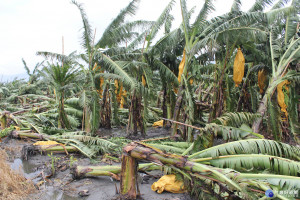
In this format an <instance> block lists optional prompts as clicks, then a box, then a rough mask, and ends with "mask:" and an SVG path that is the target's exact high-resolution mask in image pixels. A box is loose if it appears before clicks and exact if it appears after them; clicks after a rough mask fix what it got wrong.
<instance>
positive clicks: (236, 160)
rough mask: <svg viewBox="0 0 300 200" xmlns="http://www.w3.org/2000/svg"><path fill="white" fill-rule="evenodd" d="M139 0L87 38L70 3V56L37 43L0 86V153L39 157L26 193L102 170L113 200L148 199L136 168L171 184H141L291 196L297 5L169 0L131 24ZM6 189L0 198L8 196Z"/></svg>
mask: <svg viewBox="0 0 300 200" xmlns="http://www.w3.org/2000/svg"><path fill="white" fill-rule="evenodd" d="M139 2H140V1H139V0H132V1H131V2H130V3H129V4H128V5H127V6H126V7H125V8H123V9H122V10H121V11H120V12H119V14H118V15H117V16H115V18H114V19H113V20H112V21H111V23H110V24H109V25H108V26H107V27H106V29H105V30H102V35H101V37H99V38H98V37H96V31H98V30H97V27H92V26H91V25H90V23H89V20H88V13H86V12H85V8H84V5H83V4H81V3H79V2H76V1H75V0H72V4H70V7H72V6H73V7H76V8H77V11H78V12H77V15H78V16H81V19H82V29H81V30H80V32H79V33H77V34H81V35H80V37H81V41H80V42H81V46H82V49H83V51H82V52H81V53H78V51H76V49H74V52H72V53H71V54H69V55H65V54H64V53H62V54H59V53H54V52H46V51H39V52H37V56H38V57H42V58H43V62H41V63H37V64H36V65H35V66H34V67H32V66H27V64H26V61H25V60H24V59H22V61H23V65H24V68H25V69H26V71H27V74H28V77H29V78H28V79H15V80H13V81H10V82H0V122H1V128H0V150H1V151H2V150H4V151H6V153H7V154H8V155H9V156H11V154H10V151H11V148H14V147H13V146H11V147H9V146H10V144H11V143H12V142H13V141H14V142H15V143H17V144H19V143H22V148H21V149H19V150H18V153H17V155H19V157H22V159H23V160H24V162H25V161H26V162H29V161H30V160H31V159H34V158H35V157H36V156H41V153H42V154H43V156H44V157H48V158H49V163H48V167H49V169H50V172H49V175H44V173H42V172H41V175H40V177H42V179H41V180H42V183H41V182H38V183H36V182H33V183H30V184H33V185H34V190H36V189H38V190H43V188H45V187H46V185H49V184H51V183H50V182H54V183H55V180H56V179H55V178H61V180H62V182H63V183H62V184H64V186H65V185H67V184H70V183H69V182H72V181H73V182H74V180H89V179H88V178H94V179H95V177H96V178H99V177H111V179H113V180H114V181H116V182H115V184H114V183H111V184H112V187H113V188H115V187H116V193H117V195H116V196H117V197H116V198H119V199H140V198H145V199H147V198H146V197H145V196H144V195H143V194H144V192H143V188H142V187H141V182H140V181H139V177H140V176H141V174H144V175H149V174H151V173H152V172H153V171H156V172H157V171H158V172H159V173H161V174H162V175H168V176H169V177H171V175H173V176H172V177H175V179H174V181H173V184H175V183H176V184H178V183H180V185H179V186H178V190H176V191H174V189H175V185H174V186H172V185H171V186H169V187H170V188H171V189H169V190H168V189H167V186H163V187H164V188H156V186H155V185H154V184H153V185H152V187H151V185H150V186H149V189H150V190H151V189H152V190H153V191H151V192H153V193H155V191H156V190H157V192H158V193H161V192H162V191H163V190H166V191H167V192H170V193H185V194H186V195H185V196H189V198H190V199H268V198H271V197H272V198H275V199H284V200H286V199H298V198H300V123H299V122H300V90H299V87H300V27H299V26H300V2H299V1H298V0H291V1H289V0H278V1H274V0H256V1H255V2H254V4H253V5H252V6H251V7H250V9H249V10H247V11H242V8H243V5H242V4H241V0H234V1H233V4H232V6H231V9H230V10H228V11H227V13H226V14H223V15H220V16H216V17H210V16H211V15H212V14H213V13H214V11H215V6H214V3H215V2H214V1H213V0H204V1H200V2H199V5H197V8H192V9H189V7H188V6H187V5H188V4H189V1H187V0H180V1H175V0H171V1H170V2H169V3H168V4H167V6H166V7H165V8H164V10H163V12H162V13H161V14H160V15H158V16H156V21H145V20H134V19H135V18H134V15H135V13H136V12H137V10H138V5H139ZM201 2H202V3H201ZM176 5H177V6H180V13H175V14H176V17H180V22H181V23H180V25H179V26H178V27H174V25H173V22H174V19H175V16H174V15H173V14H171V13H172V12H171V11H172V9H173V8H174V7H175V6H176ZM196 10H197V12H196ZM129 18H130V19H131V20H128V19H129ZM99 20H101V19H99ZM74 42H77V41H74ZM62 52H63V51H62ZM32 69H33V70H32ZM297 88H298V89H297ZM153 133H155V134H153ZM1 140H2V141H1ZM15 151H16V150H15ZM0 154H1V152H0ZM62 156H63V157H62ZM64 159H65V160H64ZM76 159H78V160H79V159H83V160H85V161H86V162H76ZM37 160H38V159H37ZM103 160H105V161H106V164H105V165H103V162H102V163H101V161H103ZM63 161H66V162H65V163H67V164H66V165H65V166H66V169H67V172H68V174H72V180H70V181H69V182H68V183H67V182H66V181H65V182H64V181H63V178H62V177H61V176H62V175H61V172H60V171H59V170H60V169H61V168H63V167H61V165H62V164H61V163H62V162H63ZM3 162H5V159H4V161H3ZM37 162H38V161H37ZM61 171H63V170H61ZM0 172H1V174H2V171H1V165H0ZM68 174H67V175H68ZM67 175H66V176H67ZM1 176H2V175H1ZM158 178H160V177H158ZM49 180H50V181H49ZM51 180H52V181H51ZM4 181H5V179H4V180H2V179H1V177H0V182H1V185H3V184H2V183H3V182H4ZM24 181H26V180H24ZM26 182H27V183H28V178H27V181H26ZM4 185H5V184H4ZM54 185H55V184H54ZM94 187H98V186H97V185H96V184H94ZM100 189H101V187H100V186H99V190H100ZM5 190H9V187H7V188H5V187H4V186H3V187H2V186H0V199H2V198H1V196H3V199H17V198H16V197H12V196H5V192H3V191H5ZM114 190H115V189H114ZM81 192H82V191H81ZM88 192H89V191H83V193H88ZM270 192H271V193H270ZM164 193H166V192H164ZM80 194H81V193H80ZM75 195H77V193H76V194H75ZM85 195H89V194H82V196H85ZM157 195H158V194H157ZM172 195H173V194H172ZM176 195H178V194H176ZM181 197H182V196H181ZM22 198H24V197H22ZM22 198H20V199H22ZM85 198H88V197H85ZM155 198H159V197H155ZM155 198H154V199H155ZM186 198H187V197H186ZM24 199H25V198H24ZM53 199H55V198H53ZM62 199H63V198H62ZM74 199H75V198H74ZM91 199H93V198H91ZM100 199H105V198H100ZM107 199H112V197H109V198H107ZM152 199H153V198H152ZM165 199H167V198H165ZM169 199H172V198H169ZM174 199H176V198H175V197H174ZM177 199H180V198H177ZM181 199H183V198H181Z"/></svg>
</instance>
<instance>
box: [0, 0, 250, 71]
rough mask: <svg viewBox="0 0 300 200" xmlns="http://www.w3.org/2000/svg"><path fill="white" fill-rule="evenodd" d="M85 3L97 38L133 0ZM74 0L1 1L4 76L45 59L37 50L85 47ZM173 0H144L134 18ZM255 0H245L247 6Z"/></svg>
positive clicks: (195, 0) (227, 2)
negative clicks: (37, 54)
mask: <svg viewBox="0 0 300 200" xmlns="http://www.w3.org/2000/svg"><path fill="white" fill-rule="evenodd" d="M77 1H78V2H79V3H82V4H83V7H84V9H85V11H86V13H87V16H88V19H89V22H90V24H91V25H92V28H93V29H95V28H96V29H97V31H96V33H97V34H96V38H95V40H96V41H97V40H98V39H99V38H100V36H101V34H102V33H103V30H104V29H105V28H106V26H107V25H108V24H109V23H110V22H111V20H112V19H113V18H114V17H115V16H116V15H117V14H118V13H119V12H120V10H121V9H122V8H124V7H126V6H127V4H128V3H129V2H130V0H109V1H104V0H77ZM203 1H204V0H187V3H188V7H189V8H191V7H193V6H197V7H196V8H198V9H196V12H195V13H197V11H198V10H199V9H200V8H201V5H202V4H203ZM70 2H71V1H70V0H2V1H0V24H1V26H0V76H1V75H16V74H22V73H25V70H24V67H23V64H22V58H24V59H25V61H26V62H27V65H28V66H29V67H30V68H31V69H32V68H33V67H34V66H35V64H36V63H37V62H40V61H41V60H42V58H41V57H39V56H36V52H37V51H49V52H56V53H61V52H62V42H61V41H62V36H64V51H65V54H68V53H71V52H73V51H75V50H77V51H81V47H80V37H81V31H80V29H81V28H82V21H81V17H80V13H79V10H78V9H77V7H76V6H75V5H73V4H71V3H70ZM168 2H169V0H141V3H140V4H139V10H138V12H137V14H136V16H135V17H134V19H145V20H156V19H157V17H158V16H159V15H160V13H161V12H162V10H163V9H164V8H165V6H166V5H167V4H168ZM253 2H254V0H244V1H243V0H242V3H243V10H247V9H248V8H249V7H250V6H251V5H252V4H253ZM231 4H232V0H216V1H215V6H216V11H215V12H214V13H213V14H212V16H217V15H221V14H224V13H226V12H228V11H229V10H230V7H231ZM172 14H173V15H174V16H175V22H174V25H173V28H176V27H177V26H178V25H179V24H180V23H181V16H180V9H179V0H177V2H176V6H174V8H173V10H172Z"/></svg>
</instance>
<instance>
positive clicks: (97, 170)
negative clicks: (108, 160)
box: [71, 163, 161, 180]
mask: <svg viewBox="0 0 300 200" xmlns="http://www.w3.org/2000/svg"><path fill="white" fill-rule="evenodd" d="M160 169H161V166H158V165H155V164H152V163H146V164H139V165H138V171H139V172H145V171H153V170H160ZM71 173H72V177H73V179H81V178H87V177H95V176H110V177H113V178H114V179H116V180H120V173H121V165H106V166H80V165H78V166H74V167H73V168H72V171H71Z"/></svg>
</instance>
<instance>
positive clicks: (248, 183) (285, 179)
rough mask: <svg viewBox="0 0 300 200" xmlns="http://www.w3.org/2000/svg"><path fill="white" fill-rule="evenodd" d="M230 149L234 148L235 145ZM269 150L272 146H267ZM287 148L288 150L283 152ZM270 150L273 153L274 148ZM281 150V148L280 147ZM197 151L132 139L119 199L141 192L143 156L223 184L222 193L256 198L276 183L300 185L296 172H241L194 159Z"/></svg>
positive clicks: (125, 151) (188, 175) (125, 154)
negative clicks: (157, 146)
mask: <svg viewBox="0 0 300 200" xmlns="http://www.w3.org/2000/svg"><path fill="white" fill-rule="evenodd" d="M263 142H265V141H263ZM260 148H262V147H260ZM277 148H278V149H277V150H278V151H281V149H280V147H279V146H278V147H277ZM232 150H234V148H233V149H232ZM212 151H213V150H211V152H212ZM266 151H268V150H266ZM269 151H272V150H271V149H269ZM274 151H276V150H274ZM220 152H222V151H220ZM287 152H288V151H286V152H285V153H287ZM230 153H233V151H232V152H228V154H230ZM273 153H274V154H275V152H273ZM281 153H283V152H282V151H281ZM290 153H291V152H290ZM296 153H299V152H296ZM206 154H207V155H208V152H206ZM199 155H200V154H194V155H193V156H190V158H188V157H186V156H179V155H175V154H168V153H164V152H162V151H161V150H159V149H155V148H153V147H151V146H149V145H146V144H143V143H138V142H132V143H130V144H128V145H127V146H126V147H124V149H123V156H122V169H121V182H120V193H121V199H136V198H138V197H139V196H140V193H139V187H138V184H137V180H136V177H137V169H138V161H139V160H146V161H149V162H152V163H155V164H157V165H161V166H168V167H171V168H172V169H173V170H174V171H177V172H180V173H181V174H182V175H183V176H184V177H186V178H187V179H188V180H190V182H194V181H195V180H194V179H192V178H191V177H194V178H196V180H202V181H204V182H205V183H207V181H209V183H214V184H217V185H219V187H221V188H223V189H222V191H223V193H224V190H225V191H226V193H227V194H233V195H235V196H237V197H239V198H245V199H257V198H260V197H263V196H264V191H266V190H267V189H270V188H273V186H276V185H277V186H278V185H279V184H280V185H279V186H287V187H288V188H299V187H300V178H299V177H296V176H287V175H274V174H247V173H240V172H238V171H235V170H233V169H221V168H217V167H213V166H210V165H206V164H202V163H198V162H194V161H199V160H196V159H195V157H198V156H199ZM286 155H287V154H286ZM291 155H292V154H289V155H287V156H291ZM191 158H194V161H191V160H189V159H191ZM206 161H207V160H206ZM298 164H299V163H298ZM257 191H259V192H257ZM219 195H220V194H219ZM277 197H278V198H279V199H287V198H286V197H284V196H282V195H279V194H277Z"/></svg>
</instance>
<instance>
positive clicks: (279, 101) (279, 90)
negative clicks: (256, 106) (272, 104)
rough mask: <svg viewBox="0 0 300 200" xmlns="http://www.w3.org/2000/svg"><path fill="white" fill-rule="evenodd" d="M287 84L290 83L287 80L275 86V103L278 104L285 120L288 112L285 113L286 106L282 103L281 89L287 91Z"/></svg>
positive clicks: (282, 94) (282, 93)
mask: <svg viewBox="0 0 300 200" xmlns="http://www.w3.org/2000/svg"><path fill="white" fill-rule="evenodd" d="M288 84H290V82H289V81H288V80H285V81H282V82H281V83H279V84H278V85H277V101H278V104H279V106H280V108H281V111H282V112H284V114H285V116H286V118H288V112H287V110H286V109H287V105H286V104H285V102H284V92H283V87H285V89H286V91H289V88H288V86H287V85H288Z"/></svg>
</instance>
